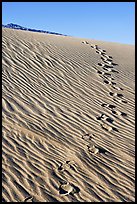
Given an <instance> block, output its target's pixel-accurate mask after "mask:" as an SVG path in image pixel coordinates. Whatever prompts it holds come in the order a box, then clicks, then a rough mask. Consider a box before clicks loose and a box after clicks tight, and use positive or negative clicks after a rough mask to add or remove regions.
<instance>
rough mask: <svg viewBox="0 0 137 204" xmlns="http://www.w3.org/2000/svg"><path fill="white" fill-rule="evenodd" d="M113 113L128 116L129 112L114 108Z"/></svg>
mask: <svg viewBox="0 0 137 204" xmlns="http://www.w3.org/2000/svg"><path fill="white" fill-rule="evenodd" d="M112 113H113V114H116V115H122V116H127V114H126V113H124V112H121V111H118V110H112Z"/></svg>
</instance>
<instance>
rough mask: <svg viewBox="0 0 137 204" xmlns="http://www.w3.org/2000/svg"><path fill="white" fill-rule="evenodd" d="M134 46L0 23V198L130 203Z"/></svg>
mask: <svg viewBox="0 0 137 204" xmlns="http://www.w3.org/2000/svg"><path fill="white" fill-rule="evenodd" d="M134 61H135V51H134V46H132V45H124V44H119V43H109V42H102V41H97V40H89V39H88V40H87V39H80V38H74V37H69V36H57V35H50V34H43V33H33V32H27V31H21V30H12V29H7V28H3V29H2V150H3V152H2V187H3V192H2V199H3V200H2V201H3V202H76V201H78V202H101V201H102V202H128V201H129V202H131V201H133V202H135V116H134V115H135V114H134V113H135V64H134Z"/></svg>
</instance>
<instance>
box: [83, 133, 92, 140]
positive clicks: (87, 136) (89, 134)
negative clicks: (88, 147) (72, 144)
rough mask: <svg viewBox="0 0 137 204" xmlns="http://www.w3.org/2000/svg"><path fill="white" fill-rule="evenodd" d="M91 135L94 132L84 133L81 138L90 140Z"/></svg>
mask: <svg viewBox="0 0 137 204" xmlns="http://www.w3.org/2000/svg"><path fill="white" fill-rule="evenodd" d="M93 136H94V134H92V133H87V134H85V135H83V136H82V139H84V140H86V141H88V140H92V138H93Z"/></svg>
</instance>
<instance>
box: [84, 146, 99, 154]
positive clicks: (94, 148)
mask: <svg viewBox="0 0 137 204" xmlns="http://www.w3.org/2000/svg"><path fill="white" fill-rule="evenodd" d="M87 147H88V151H89V152H90V153H92V154H97V153H99V149H98V148H96V147H95V145H92V146H89V145H87Z"/></svg>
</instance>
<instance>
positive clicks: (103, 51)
mask: <svg viewBox="0 0 137 204" xmlns="http://www.w3.org/2000/svg"><path fill="white" fill-rule="evenodd" d="M97 50H98V51H99V52H102V54H103V55H105V53H106V50H102V49H101V48H98V49H97Z"/></svg>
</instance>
